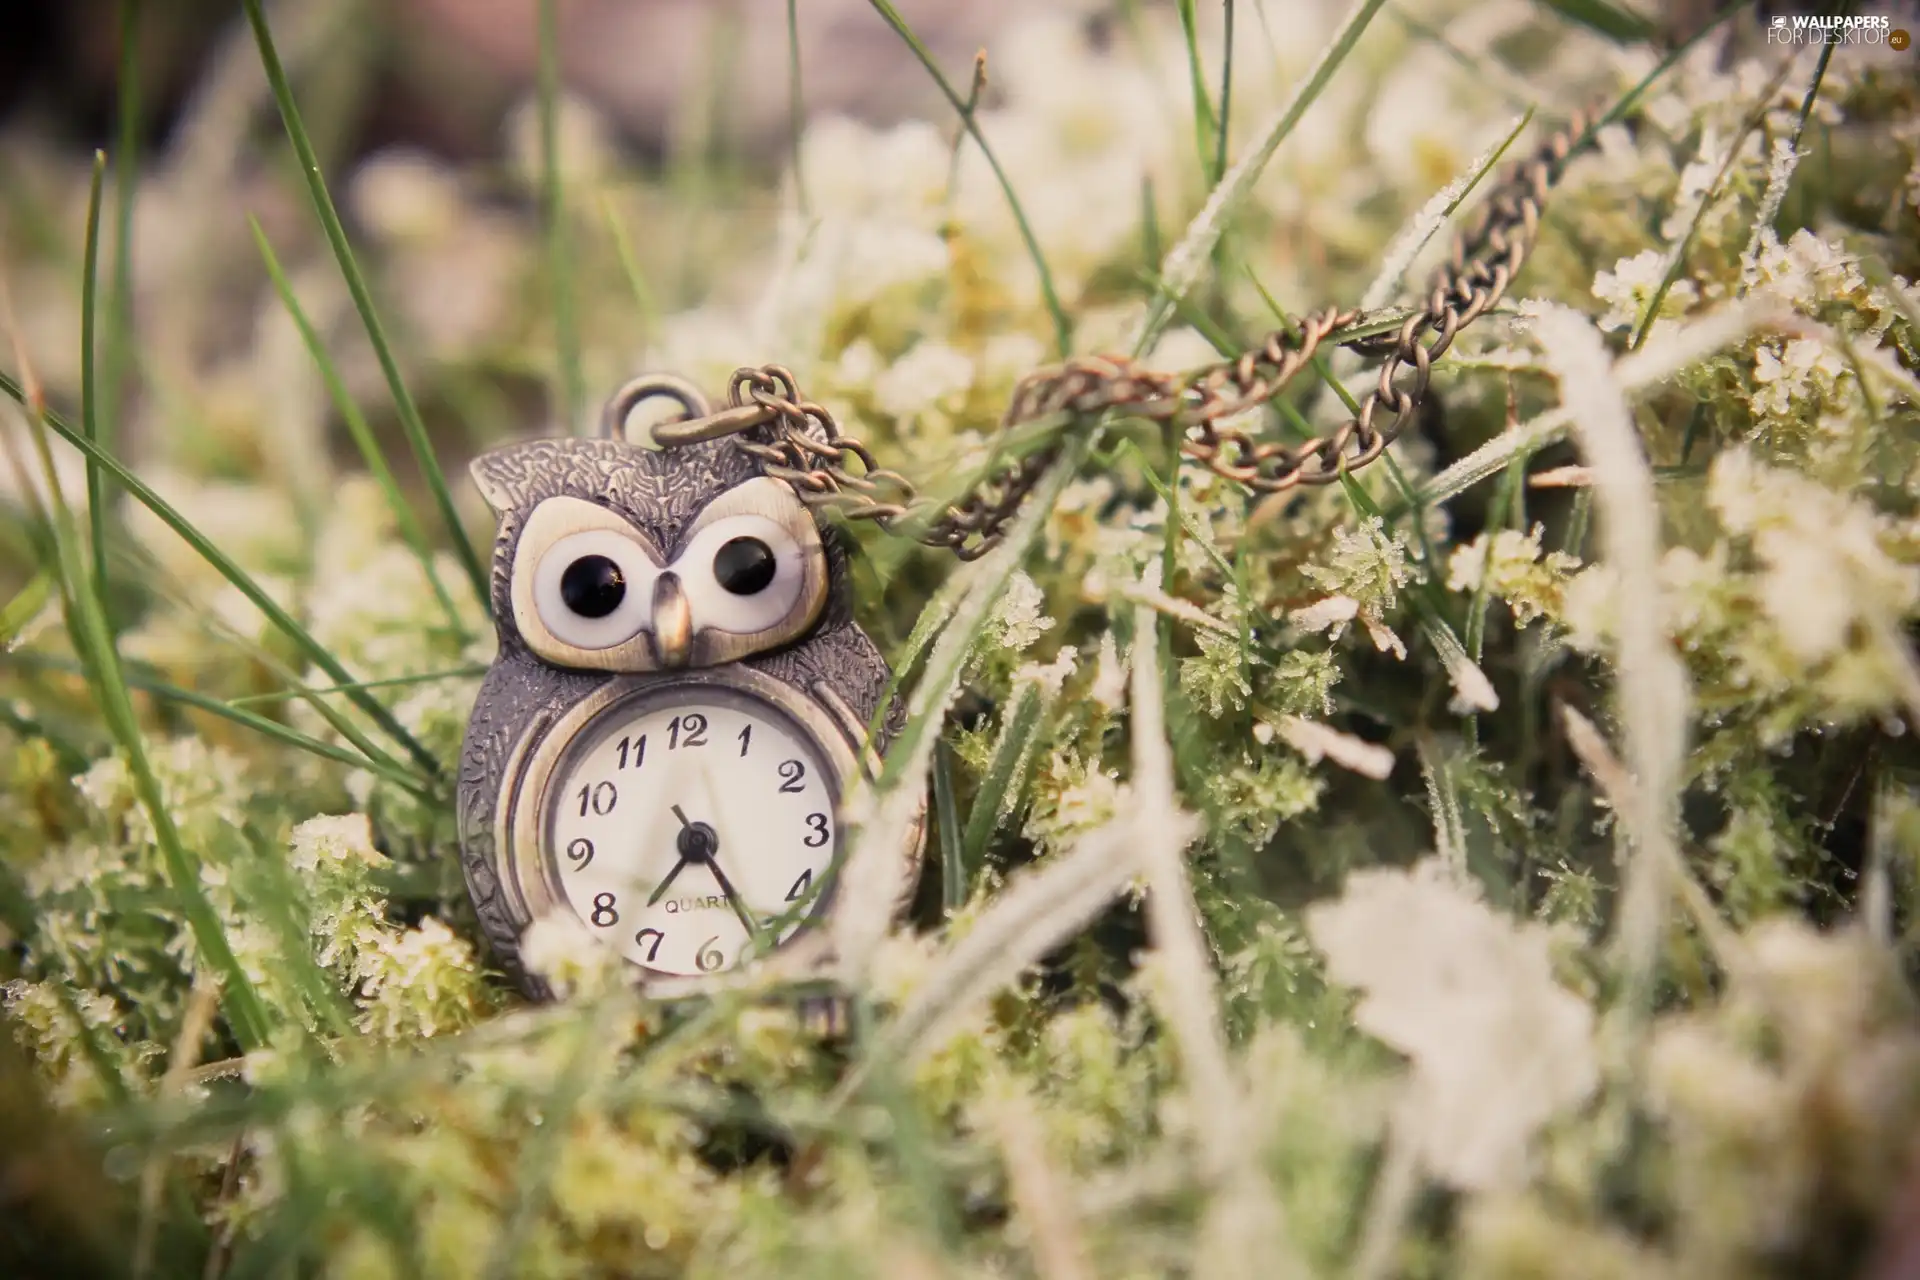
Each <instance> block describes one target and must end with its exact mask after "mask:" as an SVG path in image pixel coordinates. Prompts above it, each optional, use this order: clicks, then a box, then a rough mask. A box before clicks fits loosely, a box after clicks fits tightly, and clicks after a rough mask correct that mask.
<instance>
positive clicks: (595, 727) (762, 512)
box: [458, 378, 924, 998]
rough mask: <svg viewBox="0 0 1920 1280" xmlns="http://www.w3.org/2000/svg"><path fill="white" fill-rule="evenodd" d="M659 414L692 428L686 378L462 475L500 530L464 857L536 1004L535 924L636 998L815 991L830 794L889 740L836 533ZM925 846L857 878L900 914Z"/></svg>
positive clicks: (482, 906)
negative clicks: (619, 961) (759, 986)
mask: <svg viewBox="0 0 1920 1280" xmlns="http://www.w3.org/2000/svg"><path fill="white" fill-rule="evenodd" d="M660 397H666V398H669V399H670V400H672V401H674V402H675V403H676V404H677V406H678V407H679V408H680V410H681V412H682V416H683V417H692V418H700V417H705V416H706V414H707V405H706V402H705V400H704V399H703V398H702V397H701V396H700V395H699V393H698V392H697V391H696V390H694V389H693V388H691V387H689V386H687V385H686V384H684V383H681V382H679V381H678V380H675V379H669V378H642V379H638V380H636V381H634V382H632V383H629V384H628V385H627V386H626V387H624V388H622V389H621V391H620V392H619V393H618V394H616V395H615V396H614V397H613V399H612V400H611V401H610V402H609V403H608V406H607V409H606V413H605V425H604V427H603V432H602V436H601V438H598V439H585V438H575V439H558V440H536V441H531V442H528V443H524V444H516V445H510V446H507V447H505V448H502V449H498V450H496V451H494V452H492V453H488V454H485V455H484V456H482V457H480V458H478V459H476V460H475V461H474V463H473V465H472V474H473V478H474V480H475V482H476V483H477V484H478V486H479V489H480V492H481V494H482V495H483V496H484V497H485V498H486V500H487V503H488V505H489V506H491V507H492V508H493V510H494V512H495V514H496V515H497V516H498V518H499V531H498V535H497V537H496V539H495V542H494V550H493V567H492V599H493V612H494V617H495V620H496V625H497V627H498V631H499V650H498V656H497V658H496V659H495V662H494V665H493V667H492V668H491V670H489V671H488V673H487V675H486V678H485V680H484V681H483V683H482V684H481V687H480V691H479V694H478V696H477V698H476V700H475V703H474V707H473V713H472V717H471V719H470V720H469V721H468V725H467V735H466V743H465V746H464V748H463V752H462V756H461V764H460V776H459V796H458V804H459V829H460V843H461V854H462V863H463V866H464V868H465V871H466V878H467V887H468V890H469V892H470V893H471V894H472V897H473V903H474V908H475V911H476V913H477V914H478V916H479V919H480V924H481V926H482V928H483V929H484V930H485V932H486V934H487V937H488V940H489V941H490V942H491V944H492V946H493V950H494V953H495V955H496V957H497V958H498V959H499V961H500V963H501V964H502V966H503V967H504V968H505V969H506V970H507V972H508V973H509V974H510V975H512V976H513V977H514V979H515V980H516V981H517V982H519V984H520V985H521V986H522V988H523V989H525V990H526V991H527V992H528V994H530V995H532V996H534V997H536V998H544V997H547V996H549V995H550V994H551V991H550V990H549V988H548V985H547V984H546V982H545V981H544V980H543V979H542V978H541V977H540V976H539V975H538V974H535V973H531V972H529V971H528V970H527V969H526V967H525V966H524V965H523V964H522V963H521V959H520V946H519V944H520V938H521V936H522V934H523V933H524V932H525V930H526V929H527V928H528V927H529V926H530V925H531V924H532V923H533V922H534V921H535V920H538V919H541V918H543V917H545V916H547V915H549V914H552V913H570V914H571V915H572V916H574V917H576V918H577V919H578V920H579V921H580V923H581V925H583V926H584V927H585V929H586V931H587V932H588V933H589V934H590V935H591V936H593V937H594V938H596V939H598V940H599V941H600V942H601V943H603V944H604V945H606V946H608V947H611V948H613V949H614V950H615V951H616V952H617V953H618V954H620V955H621V956H623V957H624V958H625V959H626V961H627V962H628V963H629V964H630V966H631V969H632V972H633V975H634V978H635V980H636V982H638V983H639V984H640V985H641V986H642V987H643V988H644V989H645V990H646V991H647V992H648V993H649V994H654V995H679V994H690V993H694V992H698V991H702V990H707V989H711V988H712V987H713V986H715V985H717V984H719V983H722V982H725V981H727V980H730V979H735V978H739V977H741V976H743V975H745V974H747V973H748V972H751V973H752V974H753V975H754V976H755V977H756V978H757V977H760V976H764V975H766V974H767V972H768V971H769V970H770V971H772V973H773V975H774V976H776V977H781V976H791V977H793V978H796V979H798V978H809V977H816V976H821V975H822V974H824V972H825V971H826V966H827V965H828V964H829V963H830V960H831V956H830V954H829V951H830V948H829V945H828V941H827V934H828V931H827V930H825V929H824V928H822V927H821V926H822V925H823V923H824V922H825V921H826V920H827V918H828V916H829V915H830V913H831V912H832V911H833V909H834V905H835V903H836V900H837V899H838V897H839V896H840V895H837V894H836V888H837V887H838V886H837V884H836V880H837V877H838V876H839V874H840V872H841V870H842V863H843V861H844V859H845V855H846V853H847V849H846V847H845V846H846V843H847V841H846V838H845V834H844V832H843V829H842V825H841V812H842V807H843V801H844V799H845V797H846V796H847V794H848V792H849V790H850V788H851V787H852V786H853V785H854V784H855V783H856V782H857V780H858V779H859V778H860V777H861V776H862V775H863V773H868V774H870V773H871V770H872V766H873V764H874V762H875V761H876V759H877V755H876V753H877V751H878V750H879V749H881V748H883V747H884V746H885V742H884V737H885V732H886V731H885V730H884V729H883V730H882V734H881V740H876V741H873V742H869V741H868V731H867V726H868V725H870V724H873V723H874V722H875V718H876V713H877V712H878V711H879V710H880V703H881V700H882V699H883V698H884V697H885V696H886V688H887V683H888V675H889V673H888V670H887V665H886V663H885V661H884V660H883V659H882V658H881V656H880V653H879V651H878V650H877V649H875V648H874V646H873V643H872V642H871V641H870V640H869V639H868V638H867V636H866V635H865V634H864V633H863V632H862V631H861V630H860V629H859V627H857V626H856V625H855V624H854V622H853V618H852V613H851V605H850V601H849V598H848V597H849V589H848V586H849V584H848V574H847V560H846V554H845V551H844V549H843V547H842V546H841V544H840V542H839V540H838V539H837V538H836V537H834V536H833V535H832V531H831V530H823V528H822V527H821V526H820V525H819V524H818V523H817V521H816V519H815V517H814V515H813V513H812V512H811V511H810V510H809V509H808V508H807V506H806V505H805V504H803V503H802V502H801V501H800V499H799V497H798V496H797V495H796V493H795V491H794V490H793V488H792V487H791V486H790V485H789V484H788V483H787V482H786V481H784V480H781V479H776V478H774V477H772V476H769V475H767V474H765V473H764V471H763V470H762V464H761V463H760V462H759V461H757V460H756V459H755V457H754V456H753V455H752V454H751V453H750V452H748V451H747V450H745V449H741V448H739V447H738V442H737V441H735V440H732V439H716V440H707V441H695V442H691V443H676V444H673V445H671V446H670V447H665V448H648V447H645V445H643V444H642V443H641V436H640V433H641V432H645V431H650V430H651V428H650V427H648V426H646V425H632V424H634V423H636V422H637V420H638V418H639V416H640V413H639V412H638V411H639V410H640V409H641V406H642V405H643V402H647V401H650V400H657V399H658V398H660ZM890 711H893V712H897V708H890ZM892 718H894V717H893V716H891V715H890V716H889V719H892ZM923 834H924V831H923V828H922V827H920V826H919V825H918V824H916V827H915V829H914V831H913V832H912V834H911V837H910V839H909V841H908V842H907V844H906V847H903V848H901V849H900V850H898V856H897V857H889V858H887V859H885V860H879V861H876V863H875V864H872V865H869V864H867V863H863V864H862V869H861V873H862V874H863V875H865V874H874V875H884V876H887V877H890V878H891V882H890V883H889V884H887V885H884V886H875V887H876V888H879V889H881V890H883V891H884V893H885V894H886V895H889V896H887V897H886V898H885V899H884V900H889V901H893V902H895V903H896V904H898V906H899V907H900V908H902V909H904V906H905V904H906V901H907V899H908V898H909V896H910V895H911V893H912V890H913V886H914V884H915V881H916V880H917V878H918V869H919V863H920V852H921V843H922V837H923ZM861 896H862V897H863V898H864V899H865V900H868V901H874V900H879V899H876V898H871V897H868V896H867V895H866V894H864V893H863V894H862V895H861Z"/></svg>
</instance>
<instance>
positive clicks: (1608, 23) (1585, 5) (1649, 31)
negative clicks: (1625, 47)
mask: <svg viewBox="0 0 1920 1280" xmlns="http://www.w3.org/2000/svg"><path fill="white" fill-rule="evenodd" d="M1538 3H1539V4H1540V5H1541V6H1542V7H1544V8H1548V9H1551V10H1553V11H1554V12H1555V13H1557V14H1559V15H1560V16H1561V17H1563V18H1565V19H1566V20H1567V21H1568V22H1572V23H1575V24H1577V25H1579V26H1582V27H1585V28H1587V29H1588V30H1589V31H1597V32H1599V33H1600V34H1601V35H1603V36H1605V37H1606V38H1607V39H1609V40H1611V41H1613V42H1614V43H1615V44H1638V43H1639V42H1641V41H1643V40H1648V39H1651V38H1652V37H1654V36H1656V35H1658V34H1659V30H1658V28H1656V27H1655V26H1654V25H1653V23H1651V22H1649V21H1648V20H1647V19H1645V18H1643V17H1641V16H1640V15H1639V14H1637V13H1635V12H1633V11H1632V10H1631V9H1627V8H1623V7H1622V6H1620V5H1617V4H1612V3H1609V0H1538Z"/></svg>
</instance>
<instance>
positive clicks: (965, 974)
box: [873, 823, 1135, 1062]
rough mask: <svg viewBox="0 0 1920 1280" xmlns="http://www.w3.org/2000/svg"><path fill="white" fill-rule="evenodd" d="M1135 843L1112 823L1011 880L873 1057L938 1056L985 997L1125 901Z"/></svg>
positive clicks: (937, 969)
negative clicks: (1122, 897) (1116, 902)
mask: <svg viewBox="0 0 1920 1280" xmlns="http://www.w3.org/2000/svg"><path fill="white" fill-rule="evenodd" d="M1134 843H1135V842H1134V838H1133V833H1132V832H1131V831H1129V830H1128V829H1127V828H1126V825H1125V824H1123V823H1113V824H1109V825H1107V826H1104V827H1101V828H1099V829H1098V830H1096V831H1093V832H1090V833H1089V834H1087V835H1085V836H1083V837H1081V838H1080V840H1079V841H1078V842H1077V843H1075V844H1074V845H1072V846H1071V847H1069V848H1068V849H1066V850H1065V851H1063V852H1061V853H1058V854H1054V855H1051V856H1049V857H1048V858H1047V859H1045V860H1044V861H1042V862H1039V863H1036V864H1034V865H1033V866H1031V867H1028V868H1024V869H1022V870H1020V871H1017V872H1015V873H1014V874H1013V875H1010V876H1008V877H1007V882H1006V884H1005V885H1004V886H1003V887H1002V889H1001V890H1000V892H999V894H998V895H997V896H996V897H995V898H994V900H993V905H992V906H990V907H988V908H987V909H986V910H985V911H983V912H982V913H981V914H980V917H979V918H978V919H977V920H975V921H974V922H973V925H972V927H971V928H969V929H968V930H967V931H966V933H965V934H964V935H962V936H961V938H960V939H959V940H958V941H956V942H955V943H953V944H952V945H951V946H950V947H948V948H947V949H946V951H944V952H943V953H942V954H941V957H940V960H939V962H938V963H937V964H936V965H935V967H934V969H933V972H932V973H930V974H929V975H928V976H927V978H926V980H925V981H924V982H922V983H921V984H920V986H919V988H918V989H917V990H915V991H914V993H913V996H912V997H911V998H910V999H909V1000H908V1002H907V1003H906V1005H905V1006H904V1007H903V1008H902V1009H901V1010H900V1013H899V1015H898V1016H896V1017H895V1018H894V1020H893V1021H892V1022H891V1023H889V1024H888V1025H887V1027H886V1029H885V1030H884V1031H883V1032H882V1033H881V1035H880V1037H879V1038H878V1040H877V1041H876V1043H875V1046H874V1049H873V1056H875V1057H877V1058H880V1059H882V1060H887V1061H893V1060H902V1061H906V1062H913V1061H915V1060H917V1059H920V1058H924V1057H925V1056H926V1055H928V1054H930V1053H933V1052H935V1051H937V1050H938V1049H939V1048H940V1047H941V1045H943V1044H944V1043H945V1042H946V1040H947V1039H948V1037H949V1036H950V1035H951V1034H952V1032H953V1031H954V1030H956V1028H957V1024H958V1022H959V1020H960V1019H961V1018H962V1017H963V1016H964V1015H965V1014H966V1013H967V1012H969V1011H970V1010H971V1009H972V1008H973V1007H975V1006H976V1005H977V1004H978V1003H979V1002H980V1001H981V1000H984V999H985V998H986V997H987V996H989V995H991V994H992V993H993V992H995V991H998V990H999V989H1001V988H1002V987H1005V986H1007V985H1008V984H1010V983H1012V982H1015V981H1017V980H1018V979H1019V977H1020V975H1021V974H1023V973H1025V972H1026V971H1027V970H1028V969H1029V968H1030V967H1032V966H1033V965H1034V964H1036V963H1038V962H1039V960H1040V959H1041V958H1042V957H1043V956H1045V955H1046V954H1047V953H1048V952H1050V951H1052V950H1053V949H1054V948H1055V947H1058V946H1059V945H1060V944H1061V943H1063V942H1067V941H1069V940H1070V939H1072V938H1074V937H1075V936H1077V935H1078V934H1079V933H1080V931H1081V930H1083V929H1085V928H1086V927H1087V925H1088V924H1090V923H1092V921H1093V919H1094V918H1095V917H1096V916H1098V915H1099V914H1100V913H1101V912H1102V911H1104V910H1106V909H1107V907H1108V906H1109V905H1111V904H1112V903H1113V901H1114V899H1116V898H1117V897H1119V895H1120V893H1121V891H1122V890H1123V889H1124V888H1125V887H1126V884H1127V882H1128V881H1129V880H1131V879H1132V878H1133V873H1134V865H1135V864H1134V859H1133V853H1134Z"/></svg>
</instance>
